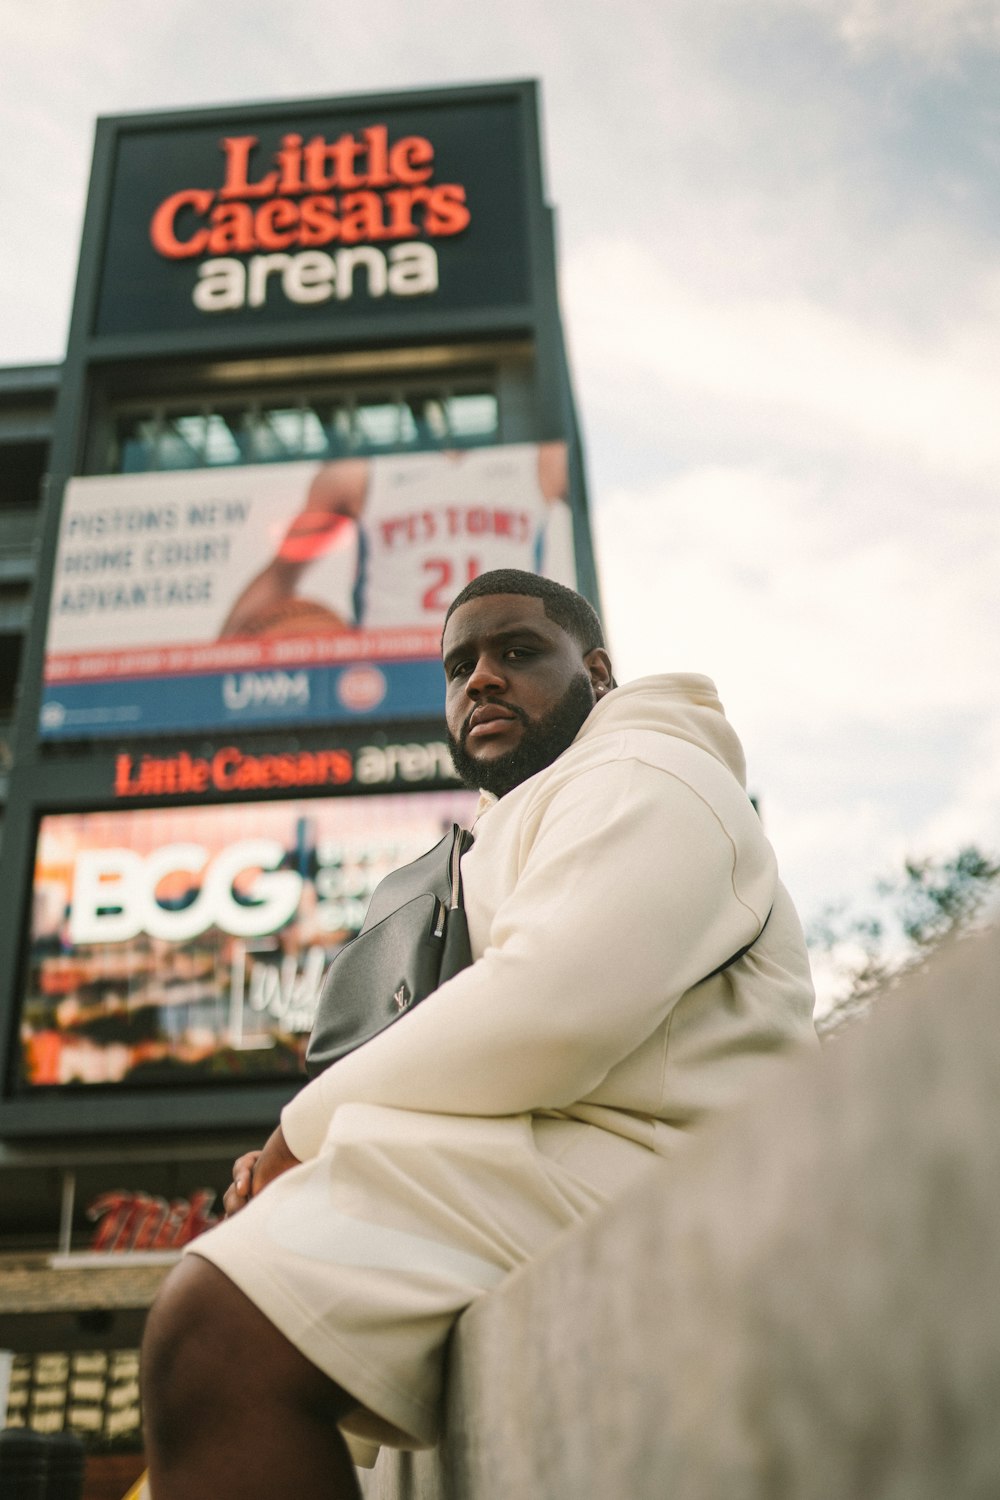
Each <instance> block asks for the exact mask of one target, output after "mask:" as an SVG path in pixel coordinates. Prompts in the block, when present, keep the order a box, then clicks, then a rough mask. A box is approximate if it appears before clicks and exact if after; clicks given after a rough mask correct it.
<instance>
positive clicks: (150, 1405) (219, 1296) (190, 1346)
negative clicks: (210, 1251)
mask: <svg viewBox="0 0 1000 1500" xmlns="http://www.w3.org/2000/svg"><path fill="white" fill-rule="evenodd" d="M230 1290H231V1291H232V1292H233V1293H234V1294H235V1296H236V1298H237V1299H239V1300H238V1302H237V1304H236V1313H237V1314H238V1313H239V1302H245V1301H246V1299H245V1298H244V1297H243V1296H242V1294H241V1293H240V1292H238V1291H237V1288H236V1287H235V1286H233V1284H232V1282H230V1281H228V1279H227V1278H226V1277H225V1276H223V1275H222V1273H221V1272H219V1271H217V1270H216V1269H215V1267H214V1266H212V1265H210V1264H209V1262H208V1261H206V1260H203V1259H202V1258H201V1257H200V1256H194V1255H189V1256H185V1258H184V1259H183V1260H182V1261H181V1262H180V1264H179V1265H178V1266H176V1267H175V1268H174V1269H173V1270H172V1271H171V1273H170V1275H169V1276H168V1277H167V1279H166V1281H165V1282H164V1284H163V1286H162V1287H161V1289H160V1292H159V1295H158V1296H157V1298H156V1301H155V1302H154V1303H153V1306H152V1307H151V1308H150V1312H149V1317H148V1318H147V1320H146V1331H145V1335H144V1337H143V1342H142V1387H143V1407H144V1410H145V1415H146V1419H147V1422H149V1423H150V1424H155V1426H156V1428H157V1429H159V1430H160V1431H162V1432H163V1433H164V1434H166V1433H167V1432H168V1431H169V1430H170V1429H171V1428H173V1427H175V1426H178V1425H183V1424H184V1423H185V1422H187V1421H188V1420H191V1419H193V1418H195V1417H196V1416H198V1415H199V1409H200V1413H201V1414H202V1416H204V1415H205V1414H207V1413H209V1412H214V1411H217V1410H218V1409H219V1407H218V1405H217V1404H216V1401H217V1400H219V1401H221V1400H223V1399H224V1396H225V1391H226V1387H227V1385H228V1383H229V1379H230V1378H231V1376H232V1374H233V1372H234V1371H236V1370H238V1369H239V1363H238V1356H237V1355H236V1348H237V1345H238V1343H239V1338H240V1323H239V1317H238V1316H233V1310H232V1307H231V1305H230V1297H229V1295H228V1293H229V1291H230ZM229 1349H232V1354H231V1355H228V1357H227V1350H229ZM206 1390H212V1391H213V1393H214V1397H215V1398H216V1399H213V1401H211V1402H208V1403H206V1404H204V1405H202V1404H201V1403H202V1402H203V1400H204V1395H205V1393H206Z"/></svg>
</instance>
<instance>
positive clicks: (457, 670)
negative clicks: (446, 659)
mask: <svg viewBox="0 0 1000 1500" xmlns="http://www.w3.org/2000/svg"><path fill="white" fill-rule="evenodd" d="M470 670H471V666H470V663H469V662H467V661H457V662H455V664H454V666H453V667H452V668H451V670H450V672H449V673H448V676H449V678H450V679H451V681H452V682H454V680H455V678H456V677H467V676H468V674H469V672H470Z"/></svg>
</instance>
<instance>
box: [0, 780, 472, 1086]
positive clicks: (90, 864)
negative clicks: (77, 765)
mask: <svg viewBox="0 0 1000 1500" xmlns="http://www.w3.org/2000/svg"><path fill="white" fill-rule="evenodd" d="M475 802H476V797H475V794H473V793H471V792H464V791H458V790H456V791H433V792H413V791H409V792H396V793H392V792H390V793H376V794H371V795H367V796H365V795H362V796H352V795H346V796H339V797H324V798H311V799H300V800H292V801H280V802H267V803H261V802H244V803H236V804H234V803H229V804H225V805H216V806H202V807H182V808H172V809H164V808H158V807H157V808H142V809H139V808H129V809H120V810H114V811H109V812H88V813H53V814H47V815H46V816H44V817H43V818H42V819H41V820H40V824H39V829H38V837H37V842H36V850H35V873H34V885H33V895H32V907H31V913H30V921H29V931H28V933H27V935H26V939H25V946H26V959H25V966H24V973H23V979H22V983H21V986H20V993H21V996H22V999H21V1003H20V1010H19V1015H18V1016H17V1019H16V1028H17V1033H18V1042H19V1047H18V1049H17V1050H16V1054H15V1055H16V1058H17V1061H16V1063H15V1070H16V1075H17V1076H16V1078H15V1079H14V1081H13V1082H14V1091H15V1093H16V1094H20V1095H22V1096H24V1095H26V1094H37V1093H39V1092H40V1091H43V1090H47V1091H50V1092H51V1091H53V1090H59V1089H65V1088H81V1087H95V1086H111V1087H114V1088H115V1089H116V1091H121V1090H127V1089H140V1088H151V1087H159V1088H162V1087H163V1086H164V1085H167V1086H170V1085H174V1084H181V1085H191V1084H201V1085H206V1084H208V1085H212V1086H215V1085H223V1086H228V1085H231V1084H238V1083H240V1082H248V1081H250V1082H259V1081H261V1080H273V1079H281V1078H286V1077H287V1078H290V1079H297V1078H298V1077H299V1076H300V1075H301V1058H302V1054H303V1052H304V1048H305V1043H306V1040H307V1038H308V1034H309V1031H310V1029H311V1026H312V1018H313V1013H314V1010H315V1006H316V1000H317V996H318V993H319V986H320V982H321V979H322V975H323V973H324V970H325V969H326V966H327V964H328V962H329V961H330V959H331V958H332V957H333V955H334V954H335V953H336V952H337V951H338V949H339V948H340V947H341V946H342V945H343V944H344V943H345V942H346V941H347V940H348V939H349V938H351V937H353V936H354V934H355V933H356V932H357V931H358V929H359V928H360V926H361V922H362V920H363V918H364V914H365V911H366V909H367V906H368V900H369V897H370V895H371V892H372V891H373V890H374V888H375V886H376V885H377V884H378V882H379V881H380V880H381V879H382V877H383V876H384V875H386V874H388V872H389V871H390V870H392V869H395V868H397V867H398V866H399V865H402V864H405V863H407V862H408V861H410V860H411V859H415V858H417V856H418V855H420V854H422V853H424V852H425V850H427V849H429V848H430V847H431V846H432V845H433V844H435V843H436V842H437V841H438V839H440V837H441V835H442V832H443V831H445V830H446V829H448V828H450V826H451V824H452V823H453V822H457V823H461V824H463V825H466V824H468V822H469V821H471V817H472V813H473V810H474V807H475Z"/></svg>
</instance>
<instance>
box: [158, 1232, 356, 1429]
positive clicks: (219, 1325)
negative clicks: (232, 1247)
mask: <svg viewBox="0 0 1000 1500" xmlns="http://www.w3.org/2000/svg"><path fill="white" fill-rule="evenodd" d="M142 1372H143V1375H142V1378H143V1403H144V1407H145V1414H146V1420H147V1423H148V1425H149V1428H150V1433H151V1435H156V1436H159V1437H160V1439H161V1440H163V1441H173V1440H174V1439H176V1438H178V1437H184V1438H185V1439H186V1440H189V1439H191V1438H192V1437H193V1436H194V1431H193V1428H194V1427H199V1428H200V1427H202V1426H208V1427H211V1428H213V1429H216V1428H218V1427H220V1426H224V1425H225V1424H226V1423H228V1422H229V1421H230V1419H231V1416H232V1414H233V1411H234V1410H235V1411H237V1412H245V1411H246V1409H247V1404H248V1402H249V1403H258V1404H259V1405H260V1407H261V1408H262V1409H263V1408H264V1407H268V1408H272V1409H273V1407H275V1406H281V1405H284V1406H288V1407H292V1408H296V1409H298V1410H299V1411H301V1412H303V1413H305V1412H307V1411H308V1412H312V1413H314V1414H316V1415H322V1416H323V1418H324V1419H327V1420H330V1421H331V1422H336V1421H337V1420H339V1418H340V1417H341V1416H343V1415H344V1413H345V1412H346V1411H348V1410H350V1409H351V1407H352V1406H354V1405H355V1404H356V1403H355V1402H354V1401H353V1400H352V1399H351V1398H350V1397H349V1396H347V1395H346V1393H344V1392H343V1391H341V1390H340V1389H339V1387H338V1386H336V1385H335V1384H334V1382H333V1381H331V1380H330V1379H329V1378H328V1377H327V1376H326V1375H324V1374H323V1372H322V1371H321V1370H319V1369H317V1368H316V1366H315V1365H313V1364H311V1363H310V1362H309V1360H307V1359H306V1358H305V1356H304V1355H302V1354H300V1353H299V1351H298V1350H297V1349H296V1348H295V1347H294V1346H293V1345H292V1344H290V1343H289V1342H288V1340H287V1339H286V1338H285V1337H284V1335H283V1334H282V1333H280V1332H279V1331H278V1329H277V1328H275V1327H274V1325H273V1324H272V1323H270V1322H269V1321H268V1319H267V1318H265V1316H264V1314H263V1313H262V1312H260V1310H259V1309H258V1308H257V1307H256V1306H255V1305H254V1304H253V1303H252V1302H251V1301H250V1300H249V1298H248V1297H246V1296H245V1295H244V1294H243V1292H241V1291H240V1290H239V1288H238V1287H237V1286H236V1285H235V1284H234V1283H233V1282H232V1281H230V1280H229V1278H228V1277H227V1276H225V1275H223V1273H222V1272H221V1271H220V1270H218V1269H217V1267H216V1266H214V1265H213V1264H212V1263H211V1262H210V1261H207V1260H205V1259H203V1258H202V1257H201V1256H199V1255H187V1256H185V1257H184V1259H183V1260H182V1261H181V1262H180V1264H179V1265H178V1266H176V1267H175V1268H174V1270H173V1271H172V1272H171V1273H170V1275H169V1276H168V1277H167V1279H166V1281H165V1282H164V1284H163V1286H162V1288H161V1290H160V1293H159V1295H158V1297H157V1299H156V1301H155V1302H154V1304H153V1306H152V1308H151V1309H150V1313H149V1317H148V1319H147V1322H146V1334H145V1338H144V1340H143V1349H142Z"/></svg>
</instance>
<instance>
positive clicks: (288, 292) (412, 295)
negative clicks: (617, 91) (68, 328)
mask: <svg viewBox="0 0 1000 1500" xmlns="http://www.w3.org/2000/svg"><path fill="white" fill-rule="evenodd" d="M529 107H530V108H531V110H532V113H531V115H530V116H529ZM103 125H104V132H103V136H102V137H100V138H99V140H100V139H103V141H104V142H105V145H104V150H105V152H106V153H107V155H106V158H105V160H104V165H103V170H104V171H105V172H106V173H107V177H108V187H107V193H108V203H107V211H106V216H105V217H104V220H103V222H104V226H105V227H104V243H103V250H102V256H101V271H100V281H99V286H98V293H97V301H96V309H95V313H94V323H93V329H92V332H94V333H96V334H97V335H98V336H104V335H112V336H114V335H121V334H131V333H138V332H141V333H151V332H172V333H175V332H181V331H187V330H195V329H203V328H209V327H211V326H212V325H218V324H219V323H220V322H221V323H224V324H228V325H229V326H244V327H247V326H248V327H256V328H259V327H261V326H267V325H273V324H275V323H291V324H293V325H294V324H302V323H304V322H309V323H312V324H314V325H315V324H317V323H320V324H322V325H325V326H326V327H327V328H328V329H329V330H330V331H331V332H333V331H335V330H337V329H338V327H343V328H345V329H349V328H350V326H351V325H352V324H356V323H357V322H358V320H359V318H364V319H369V320H370V319H371V318H373V317H374V318H376V319H378V320H379V321H381V322H386V321H391V320H393V319H394V318H396V319H398V317H399V315H400V313H403V314H404V316H405V313H406V310H407V309H408V308H421V307H422V308H429V309H431V310H433V311H434V312H437V311H457V310H462V309H471V308H476V309H480V308H484V307H510V306H525V305H527V304H528V303H529V302H530V300H531V295H532V287H531V277H530V258H529V253H528V246H529V243H530V236H529V227H530V226H529V219H530V215H531V212H532V209H533V207H535V206H536V203H535V200H536V199H537V198H538V197H539V187H538V183H537V179H535V178H534V177H533V176H532V174H531V169H530V166H529V163H530V162H531V161H532V160H533V155H534V153H535V152H537V146H536V144H535V142H534V138H533V137H534V119H533V94H532V92H531V90H530V87H527V86H525V85H511V86H507V87H491V88H485V89H479V90H463V91H455V92H453V93H452V94H451V96H450V97H449V96H448V95H447V94H445V95H441V94H439V95H437V96H436V97H435V98H433V99H430V98H428V97H427V96H424V97H423V98H422V99H421V98H414V97H413V96H411V97H410V98H409V99H400V98H399V97H398V96H397V98H396V99H382V100H379V99H367V100H364V99H360V100H359V99H354V100H340V101H326V102H305V103H289V104H287V105H283V106H282V105H269V106H263V107H258V108H245V109H227V110H213V111H199V112H196V113H191V114H187V115H184V116H174V117H170V116H162V115H161V116H152V117H150V116H147V117H145V118H142V117H139V118H131V119H129V118H125V119H123V120H109V121H105V122H103ZM529 179H530V190H529Z"/></svg>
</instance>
